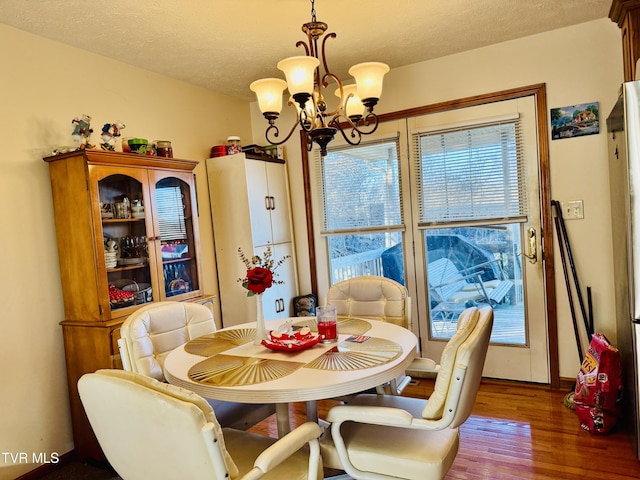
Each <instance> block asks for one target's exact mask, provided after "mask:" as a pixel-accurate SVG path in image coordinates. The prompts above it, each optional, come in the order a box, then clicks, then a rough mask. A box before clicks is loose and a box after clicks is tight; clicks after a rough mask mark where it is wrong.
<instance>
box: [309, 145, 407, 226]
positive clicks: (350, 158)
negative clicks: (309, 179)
mask: <svg viewBox="0 0 640 480" xmlns="http://www.w3.org/2000/svg"><path fill="white" fill-rule="evenodd" d="M315 165H316V178H317V182H318V183H317V186H318V189H319V192H320V193H321V195H320V197H321V201H322V208H321V211H322V224H323V226H322V230H323V231H322V234H324V235H331V234H344V233H353V232H362V231H368V232H371V231H390V230H401V229H403V228H404V227H403V220H402V213H401V209H400V188H401V186H400V177H399V167H398V165H399V161H398V139H397V137H396V138H393V139H391V140H389V139H387V140H384V141H379V142H375V143H368V144H361V145H359V146H356V147H354V146H349V147H346V148H339V149H332V150H330V151H329V152H328V153H327V155H326V156H325V157H321V156H320V155H319V154H318V155H317V157H316V162H315Z"/></svg>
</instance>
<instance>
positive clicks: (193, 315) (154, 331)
mask: <svg viewBox="0 0 640 480" xmlns="http://www.w3.org/2000/svg"><path fill="white" fill-rule="evenodd" d="M215 330H216V325H215V321H214V319H213V313H212V312H211V310H209V309H208V308H207V307H205V306H204V305H200V304H198V303H190V302H155V303H151V304H149V305H147V306H144V307H142V308H141V309H139V310H136V311H135V312H134V313H132V314H131V315H130V316H129V317H128V318H127V319H126V320H125V321H124V323H123V324H122V326H121V327H120V340H119V341H118V344H119V346H120V356H121V357H122V365H123V367H124V368H125V370H131V371H133V372H138V373H142V374H143V375H147V376H149V377H152V378H155V379H156V380H160V381H164V380H165V378H164V370H163V367H164V359H165V358H166V356H167V355H168V354H169V352H171V351H172V350H173V349H175V348H177V347H179V346H180V345H183V344H185V343H187V342H188V341H189V340H191V339H193V338H196V337H199V336H202V335H205V334H207V333H213V332H215Z"/></svg>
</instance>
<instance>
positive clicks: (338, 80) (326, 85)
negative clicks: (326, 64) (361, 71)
mask: <svg viewBox="0 0 640 480" xmlns="http://www.w3.org/2000/svg"><path fill="white" fill-rule="evenodd" d="M329 77H330V78H332V79H333V81H334V82H336V85H338V88H339V89H340V101H339V102H338V105H337V106H336V108H335V110H333V111H331V112H324V115H325V116H326V117H331V116H335V115H336V114H338V112H340V110H341V109H342V106H343V104H344V105H346V101H343V100H346V99H345V98H344V93H343V90H342V81H341V80H340V79H339V78H338V77H337V76H336V75H334V74H333V73H331V72H327V73H325V74H324V75H323V77H322V85H324V88H327V87H328V86H329V82H328V81H327V78H329ZM318 91H320V89H318Z"/></svg>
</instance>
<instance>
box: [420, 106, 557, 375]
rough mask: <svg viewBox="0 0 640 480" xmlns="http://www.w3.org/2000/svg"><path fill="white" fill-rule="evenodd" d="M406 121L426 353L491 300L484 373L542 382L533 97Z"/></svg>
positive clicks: (434, 353)
mask: <svg viewBox="0 0 640 480" xmlns="http://www.w3.org/2000/svg"><path fill="white" fill-rule="evenodd" d="M408 127H409V134H410V137H411V145H412V150H411V156H412V162H411V164H412V169H413V170H412V176H413V179H414V180H413V182H412V183H413V184H414V185H415V186H416V188H415V191H416V196H415V197H414V198H413V211H414V212H415V213H416V215H414V217H413V218H414V220H413V224H414V225H413V228H414V231H415V232H416V234H415V238H419V239H421V244H422V245H421V246H420V248H416V252H415V253H416V255H415V260H416V270H417V271H420V270H421V271H422V272H423V273H422V275H418V276H417V282H418V285H423V286H421V287H419V290H422V291H424V292H426V296H425V298H419V308H418V310H419V318H420V323H421V332H426V333H427V334H426V335H421V343H422V351H423V354H425V355H427V356H429V357H431V358H438V357H439V355H440V353H441V351H442V349H443V348H444V346H445V345H446V340H447V339H448V338H450V337H451V335H452V334H453V332H455V328H456V321H457V319H458V316H459V314H460V312H461V311H462V310H464V309H465V308H466V307H468V306H472V305H473V306H485V305H491V306H492V307H493V310H494V326H493V331H492V336H491V345H490V347H489V352H488V354H487V361H486V363H485V370H484V374H485V375H486V376H489V377H494V378H503V379H511V380H522V381H529V382H538V383H548V382H549V364H548V361H549V352H548V339H547V328H546V313H545V301H544V281H543V262H542V251H541V248H540V247H541V243H540V237H539V235H540V233H539V232H540V225H541V212H540V185H539V175H538V161H537V160H538V150H537V145H538V142H537V117H536V106H535V99H534V97H533V96H530V97H523V98H520V99H517V100H505V101H501V102H495V103H491V104H487V105H480V106H474V107H468V108H463V109H458V110H454V111H447V112H442V113H434V114H430V115H425V116H422V117H415V118H412V119H410V120H409V122H408ZM425 319H426V320H427V321H426V322H425Z"/></svg>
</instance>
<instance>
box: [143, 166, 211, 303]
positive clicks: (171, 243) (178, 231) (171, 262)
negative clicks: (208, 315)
mask: <svg viewBox="0 0 640 480" xmlns="http://www.w3.org/2000/svg"><path fill="white" fill-rule="evenodd" d="M151 176H152V177H153V182H152V183H153V188H152V192H151V197H152V203H153V211H154V221H153V226H154V232H155V235H154V237H153V247H152V248H153V249H154V250H155V256H156V258H157V259H158V268H159V278H160V291H161V298H162V299H171V300H181V299H184V298H189V297H192V296H195V295H197V294H198V293H199V289H200V283H199V279H200V275H199V264H198V260H199V259H198V258H197V250H198V248H197V245H196V238H198V234H197V233H198V232H197V228H198V221H197V220H198V219H197V208H196V201H195V191H194V188H193V174H191V173H177V172H160V171H152V172H151Z"/></svg>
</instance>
